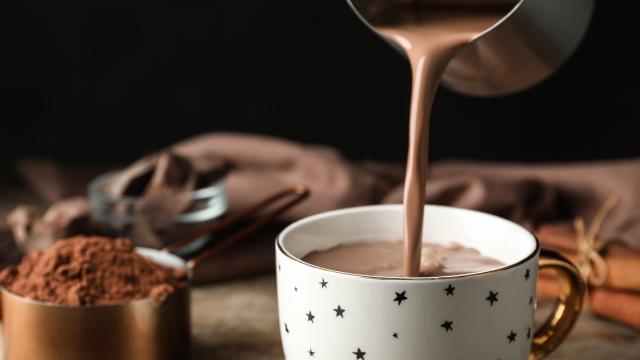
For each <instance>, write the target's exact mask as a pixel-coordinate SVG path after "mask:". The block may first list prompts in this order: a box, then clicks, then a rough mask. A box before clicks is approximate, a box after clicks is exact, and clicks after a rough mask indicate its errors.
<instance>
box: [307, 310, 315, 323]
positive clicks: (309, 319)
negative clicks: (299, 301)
mask: <svg viewBox="0 0 640 360" xmlns="http://www.w3.org/2000/svg"><path fill="white" fill-rule="evenodd" d="M306 315H307V321H310V322H311V323H313V319H315V316H314V315H313V314H312V313H311V311H309V313H308V314H306Z"/></svg>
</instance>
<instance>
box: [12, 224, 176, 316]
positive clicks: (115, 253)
mask: <svg viewBox="0 0 640 360" xmlns="http://www.w3.org/2000/svg"><path fill="white" fill-rule="evenodd" d="M134 250H135V246H134V244H133V242H131V240H129V239H124V238H119V239H111V238H106V237H98V236H92V237H87V236H76V237H72V238H69V239H66V240H61V241H57V242H56V243H55V244H54V245H52V246H51V247H50V248H48V249H47V250H44V251H34V252H31V253H30V254H29V255H27V256H26V257H24V258H23V259H22V261H21V262H20V263H19V264H17V265H15V266H9V267H7V268H5V269H3V270H2V271H0V285H2V286H4V287H5V288H6V289H7V290H8V291H10V292H12V293H14V294H17V295H20V296H24V297H27V298H30V299H33V300H38V301H43V302H48V303H54V304H64V305H79V306H83V305H85V306H86V305H113V304H126V303H128V302H131V301H135V300H141V299H146V298H154V299H163V298H165V297H166V296H168V295H169V294H171V293H173V292H174V291H175V290H176V289H178V288H180V287H183V286H186V285H187V282H188V278H187V273H186V272H185V271H183V270H180V269H173V268H168V267H165V266H162V265H159V264H157V263H154V262H153V261H151V260H149V259H147V258H145V257H143V256H141V255H139V254H137V253H136V252H135V251H134Z"/></svg>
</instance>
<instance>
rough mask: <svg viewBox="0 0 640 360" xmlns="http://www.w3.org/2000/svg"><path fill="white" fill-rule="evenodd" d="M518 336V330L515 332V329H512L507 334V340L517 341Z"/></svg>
mask: <svg viewBox="0 0 640 360" xmlns="http://www.w3.org/2000/svg"><path fill="white" fill-rule="evenodd" d="M516 336H518V333H517V332H513V330H511V332H510V333H509V335H508V336H507V340H509V344H511V343H512V342H514V341H516Z"/></svg>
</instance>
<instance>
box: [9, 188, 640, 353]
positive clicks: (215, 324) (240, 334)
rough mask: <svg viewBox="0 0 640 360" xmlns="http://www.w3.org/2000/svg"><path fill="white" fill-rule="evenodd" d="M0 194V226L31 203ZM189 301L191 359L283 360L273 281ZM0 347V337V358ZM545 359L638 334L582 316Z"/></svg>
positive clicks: (633, 349)
mask: <svg viewBox="0 0 640 360" xmlns="http://www.w3.org/2000/svg"><path fill="white" fill-rule="evenodd" d="M4 190H5V191H2V190H0V227H2V226H3V221H4V218H5V216H6V213H7V211H8V210H9V209H11V208H12V207H13V206H14V205H15V204H16V203H18V202H23V201H29V200H31V201H33V197H32V196H25V195H20V192H12V191H6V190H7V189H6V188H5V189H4ZM192 302H193V311H192V317H193V347H194V349H193V359H197V360H199V359H203V360H204V359H217V360H276V359H283V355H282V349H281V346H280V338H279V329H278V313H277V306H276V305H277V299H276V289H275V278H274V276H272V275H263V276H258V277H252V278H244V279H239V280H234V281H227V282H223V283H216V284H211V285H207V286H200V287H197V288H195V289H194V290H193V296H192ZM542 311H544V309H543V310H542ZM541 315H542V314H541ZM2 347H3V344H2V340H1V337H0V354H2V353H3V351H2ZM549 359H551V360H592V359H593V360H595V359H599V360H601V359H607V360H640V334H639V333H637V332H635V331H633V330H631V329H629V328H626V327H623V326H620V325H617V324H614V323H611V322H609V321H606V320H603V319H599V318H596V317H593V316H591V315H590V314H588V313H587V312H585V313H584V314H583V315H582V317H581V319H580V320H579V321H578V323H577V325H576V327H575V329H574V330H573V332H572V334H571V335H570V337H569V339H568V340H567V341H566V342H565V343H564V344H563V345H562V346H561V347H560V348H559V349H558V350H557V351H556V352H555V353H554V354H552V355H551V356H550V357H549Z"/></svg>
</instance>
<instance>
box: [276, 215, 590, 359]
mask: <svg viewBox="0 0 640 360" xmlns="http://www.w3.org/2000/svg"><path fill="white" fill-rule="evenodd" d="M423 234H424V235H423V241H424V242H429V243H436V244H444V245H446V244H451V243H458V244H461V245H464V246H467V247H471V248H475V249H477V250H479V251H480V252H481V253H482V254H483V255H486V256H489V257H492V258H495V259H497V260H499V261H500V262H502V263H504V264H505V265H504V266H502V267H499V268H497V269H492V270H489V271H484V272H478V273H470V274H462V275H451V276H441V277H422V278H400V277H398V278H392V277H378V276H366V275H357V274H348V273H342V272H338V271H333V270H328V269H323V268H319V267H316V266H313V265H310V264H307V263H305V262H304V261H302V260H301V259H302V258H303V257H304V256H305V255H307V254H309V253H310V252H312V251H321V250H326V249H329V248H331V247H334V246H336V245H340V244H350V243H356V242H363V241H389V240H398V239H401V238H402V205H377V206H366V207H358V208H351V209H343V210H337V211H331V212H327V213H322V214H319V215H315V216H311V217H308V218H306V219H303V220H300V221H298V222H295V223H293V224H291V225H290V226H289V227H287V228H286V229H285V230H284V231H283V232H282V233H281V234H280V235H279V237H278V239H277V241H276V261H277V269H276V271H277V279H278V307H279V319H280V333H281V336H282V344H283V349H284V353H285V357H286V358H287V359H288V360H299V359H317V360H320V359H328V360H389V359H403V360H425V359H438V360H462V359H470V360H471V359H473V360H496V359H502V360H526V359H542V358H544V357H545V356H546V355H547V354H549V353H550V352H551V351H553V350H554V349H555V348H556V347H557V346H558V345H559V344H560V343H561V342H562V341H563V340H564V339H565V337H566V336H567V334H568V333H569V331H570V330H571V328H572V326H573V324H574V323H575V320H576V319H577V317H578V315H579V313H580V310H581V308H582V301H583V297H584V292H585V287H584V282H583V280H582V278H581V277H580V275H579V273H578V271H577V270H576V268H575V267H574V266H573V265H572V264H571V263H570V262H568V261H567V260H566V259H564V258H562V257H561V256H560V255H558V254H556V253H554V252H551V251H547V250H540V244H539V242H538V240H537V239H536V237H535V236H534V235H533V234H532V233H531V232H529V231H528V230H526V229H525V228H523V227H521V226H519V225H517V224H515V223H513V222H511V221H508V220H505V219H502V218H499V217H496V216H493V215H489V214H485V213H481V212H477V211H471V210H464V209H457V208H450V207H443V206H432V205H428V206H426V208H425V221H424V232H423ZM541 268H550V269H554V270H556V271H557V273H558V279H559V285H560V295H559V298H558V301H557V303H556V306H555V309H554V310H553V313H552V314H551V316H550V317H549V319H548V320H547V321H546V323H544V324H543V325H542V326H541V327H540V328H539V329H537V330H536V329H534V323H533V317H534V311H535V304H536V279H537V274H538V270H539V269H541Z"/></svg>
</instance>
